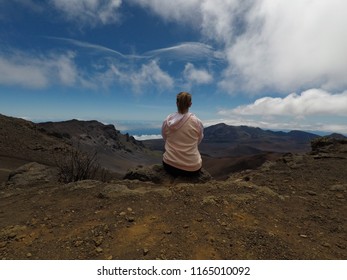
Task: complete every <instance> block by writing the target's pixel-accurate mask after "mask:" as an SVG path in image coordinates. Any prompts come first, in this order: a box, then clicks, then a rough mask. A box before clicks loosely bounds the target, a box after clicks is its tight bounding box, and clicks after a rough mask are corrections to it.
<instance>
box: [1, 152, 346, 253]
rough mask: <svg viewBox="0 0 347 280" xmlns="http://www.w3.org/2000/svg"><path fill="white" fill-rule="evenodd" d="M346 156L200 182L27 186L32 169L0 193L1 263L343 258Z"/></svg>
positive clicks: (299, 160)
mask: <svg viewBox="0 0 347 280" xmlns="http://www.w3.org/2000/svg"><path fill="white" fill-rule="evenodd" d="M346 152H347V149H346V147H344V148H343V150H342V152H341V150H339V151H338V152H336V151H328V152H325V153H316V154H306V155H293V154H288V155H286V156H284V157H283V158H280V159H279V160H277V161H275V162H266V163H265V164H264V165H262V166H261V167H260V168H258V169H256V170H248V171H243V172H240V173H235V174H232V175H231V176H230V177H229V178H228V179H226V180H223V181H217V180H211V181H209V182H206V183H191V182H186V181H185V180H184V179H182V178H179V179H172V178H171V179H170V180H168V181H166V182H165V183H159V184H158V183H157V184H155V183H153V182H142V181H138V180H117V181H111V182H106V183H105V182H98V181H81V182H76V183H70V184H60V183H57V182H55V181H54V180H53V179H49V180H48V179H47V180H45V177H44V176H41V177H40V176H39V177H35V176H34V177H30V178H36V179H32V180H31V179H27V181H26V184H23V180H20V179H21V176H25V174H26V173H28V172H29V171H30V168H28V169H27V172H24V171H21V172H17V173H15V175H17V176H12V178H11V179H10V180H9V181H8V182H5V183H3V184H2V185H1V188H0V201H1V203H0V259H347V234H346V225H347V221H346V213H347V206H346V205H347V204H346V195H347V168H346V166H347V153H346ZM31 168H32V169H33V168H34V166H32V167H31ZM42 170H46V169H42ZM44 172H45V171H40V170H39V172H38V173H40V174H41V175H42V174H44ZM53 173H54V172H53ZM53 173H49V174H51V175H52V174H53ZM36 176H37V175H36ZM52 176H53V175H52ZM47 178H52V177H47Z"/></svg>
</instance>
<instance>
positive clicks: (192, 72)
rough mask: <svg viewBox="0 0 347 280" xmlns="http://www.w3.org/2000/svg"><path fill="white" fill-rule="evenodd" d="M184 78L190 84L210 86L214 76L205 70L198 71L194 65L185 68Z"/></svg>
mask: <svg viewBox="0 0 347 280" xmlns="http://www.w3.org/2000/svg"><path fill="white" fill-rule="evenodd" d="M183 76H184V77H185V79H186V80H187V82H188V83H189V84H209V83H211V82H212V81H213V77H212V75H211V74H210V73H209V72H208V71H207V70H205V69H197V68H195V66H194V65H193V64H192V63H187V64H186V65H185V67H184V71H183Z"/></svg>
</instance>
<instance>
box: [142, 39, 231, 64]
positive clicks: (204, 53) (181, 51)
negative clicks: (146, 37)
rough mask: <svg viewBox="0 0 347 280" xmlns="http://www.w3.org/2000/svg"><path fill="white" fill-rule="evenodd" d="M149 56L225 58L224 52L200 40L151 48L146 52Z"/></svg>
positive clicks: (187, 58) (182, 58) (195, 58)
mask: <svg viewBox="0 0 347 280" xmlns="http://www.w3.org/2000/svg"><path fill="white" fill-rule="evenodd" d="M144 55H145V56H149V57H166V58H175V59H177V60H199V59H203V60H208V59H217V60H221V59H224V56H223V53H222V52H220V51H216V50H214V49H213V47H212V46H210V45H207V44H204V43H200V42H183V43H180V44H177V45H174V46H171V47H167V48H161V49H156V50H151V51H148V52H146V53H144Z"/></svg>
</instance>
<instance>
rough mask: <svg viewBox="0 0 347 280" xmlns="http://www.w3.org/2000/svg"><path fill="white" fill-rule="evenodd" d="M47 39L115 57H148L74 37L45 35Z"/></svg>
mask: <svg viewBox="0 0 347 280" xmlns="http://www.w3.org/2000/svg"><path fill="white" fill-rule="evenodd" d="M47 38H48V39H53V40H58V41H62V42H67V43H69V44H72V45H75V46H78V47H81V48H87V49H90V50H93V51H96V52H99V53H100V52H101V53H104V54H113V55H116V56H117V57H120V58H124V59H144V58H149V56H143V55H135V54H123V53H121V52H119V51H117V50H114V49H110V48H107V47H105V46H101V45H97V44H91V43H88V42H83V41H79V40H75V39H69V38H60V37H47Z"/></svg>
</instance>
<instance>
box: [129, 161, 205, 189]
mask: <svg viewBox="0 0 347 280" xmlns="http://www.w3.org/2000/svg"><path fill="white" fill-rule="evenodd" d="M124 179H129V180H139V181H142V182H153V183H156V184H165V183H178V182H187V183H204V182H208V181H210V180H211V179H212V177H211V175H210V174H209V173H208V172H207V171H206V170H205V169H204V168H202V169H201V171H200V173H199V175H198V176H192V177H183V176H179V177H173V176H172V175H170V174H168V173H167V172H166V171H165V169H164V167H163V166H162V165H159V164H156V165H151V166H145V167H137V168H134V169H130V170H129V171H128V172H127V173H126V174H125V176H124Z"/></svg>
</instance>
